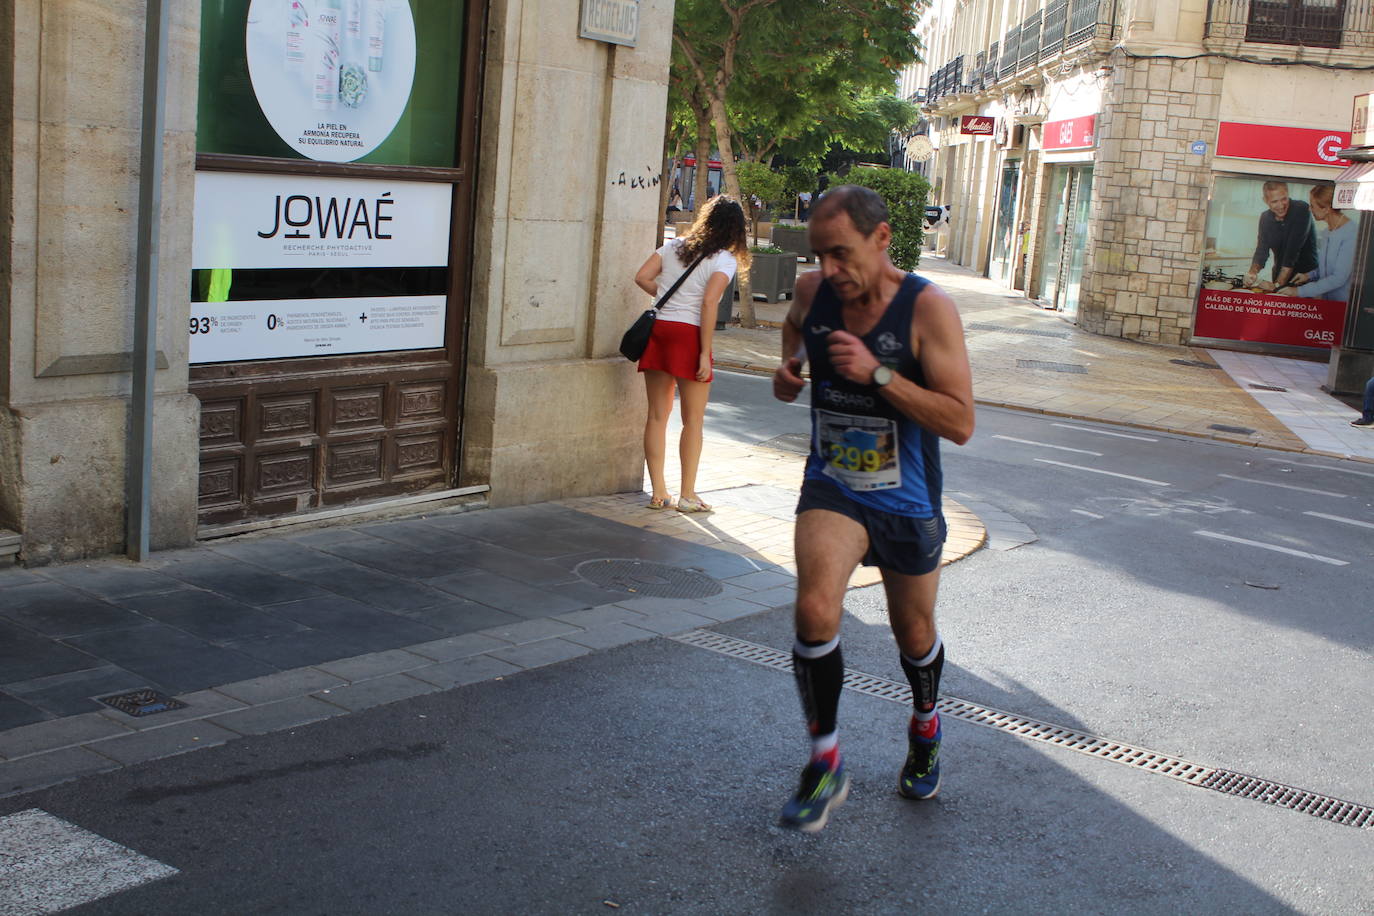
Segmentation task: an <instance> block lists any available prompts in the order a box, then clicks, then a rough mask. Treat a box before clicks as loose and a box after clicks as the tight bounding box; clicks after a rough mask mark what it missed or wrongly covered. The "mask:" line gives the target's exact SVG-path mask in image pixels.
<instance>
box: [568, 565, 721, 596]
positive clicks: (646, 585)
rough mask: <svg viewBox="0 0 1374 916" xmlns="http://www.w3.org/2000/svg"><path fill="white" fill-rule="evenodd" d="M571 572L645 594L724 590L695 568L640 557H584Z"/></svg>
mask: <svg viewBox="0 0 1374 916" xmlns="http://www.w3.org/2000/svg"><path fill="white" fill-rule="evenodd" d="M575 572H576V573H577V574H578V575H579V576H581V577H582V578H584V579H586V580H587V581H588V582H590V583H592V584H593V585H596V586H599V587H600V588H604V589H609V590H610V591H617V592H625V593H626V594H630V595H639V596H641V597H646V598H710V597H711V596H712V595H719V594H720V593H721V592H722V591H724V588H723V586H721V584H720V583H719V582H717V581H716V580H715V579H712V578H711V577H710V576H708V575H706V574H705V573H703V572H697V571H696V570H695V569H683V568H682V567H681V566H669V565H668V564H667V563H646V562H644V561H642V560H587V561H586V562H585V563H579V564H578V565H577V569H576V570H575Z"/></svg>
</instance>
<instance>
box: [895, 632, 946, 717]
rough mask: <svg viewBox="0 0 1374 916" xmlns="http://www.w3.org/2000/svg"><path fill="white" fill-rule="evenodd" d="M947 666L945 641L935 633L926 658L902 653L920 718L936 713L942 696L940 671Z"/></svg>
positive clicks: (903, 668) (903, 664) (912, 696)
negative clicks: (937, 702)
mask: <svg viewBox="0 0 1374 916" xmlns="http://www.w3.org/2000/svg"><path fill="white" fill-rule="evenodd" d="M944 667H945V643H944V640H942V639H940V635H939V634H938V633H937V634H935V644H934V645H933V646H931V647H930V651H929V652H927V653H926V655H925V657H924V658H910V657H909V656H907V654H906V653H905V652H903V653H902V670H903V671H905V672H906V679H907V680H908V681H910V682H911V700H912V703H913V705H914V706H915V707H916V717H917V718H918V719H929V718H930V717H931V716H933V715H934V714H935V701H936V700H937V699H939V696H940V672H941V671H943V670H944Z"/></svg>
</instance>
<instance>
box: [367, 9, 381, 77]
mask: <svg viewBox="0 0 1374 916" xmlns="http://www.w3.org/2000/svg"><path fill="white" fill-rule="evenodd" d="M365 2H366V4H367V69H369V70H371V71H372V72H374V73H376V72H378V71H380V70H381V69H382V62H383V59H384V58H385V57H386V0H365Z"/></svg>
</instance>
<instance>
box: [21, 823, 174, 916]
mask: <svg viewBox="0 0 1374 916" xmlns="http://www.w3.org/2000/svg"><path fill="white" fill-rule="evenodd" d="M175 874H177V870H176V869H175V868H172V867H171V866H170V865H164V864H163V863H161V862H158V861H156V860H154V859H150V858H148V857H147V856H142V855H139V854H138V853H136V852H134V851H133V850H132V849H129V848H127V847H125V846H121V845H119V844H118V843H115V842H113V841H111V840H107V839H105V838H104V837H102V836H98V835H96V834H94V833H91V832H90V831H89V830H83V829H82V828H80V827H78V826H76V825H75V824H69V823H68V822H66V821H64V820H62V819H61V818H58V817H53V816H52V815H51V814H49V813H47V812H46V811H43V810H41V809H39V808H29V809H28V810H27V811H20V812H18V813H16V814H10V815H6V816H4V817H0V916H45V914H48V913H60V912H62V911H63V910H69V909H71V908H72V907H75V906H80V905H81V904H83V903H90V902H91V901H92V900H99V899H100V898H101V897H108V896H109V895H110V894H116V893H119V892H120V891H127V890H130V889H131V888H135V887H138V886H139V885H141V884H147V883H148V882H150V881H157V880H160V879H162V878H167V877H170V876H171V875H175Z"/></svg>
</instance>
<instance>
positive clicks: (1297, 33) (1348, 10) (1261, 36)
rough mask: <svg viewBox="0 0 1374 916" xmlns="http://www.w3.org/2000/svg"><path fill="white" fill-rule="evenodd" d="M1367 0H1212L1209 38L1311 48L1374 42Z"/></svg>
mask: <svg viewBox="0 0 1374 916" xmlns="http://www.w3.org/2000/svg"><path fill="white" fill-rule="evenodd" d="M1372 20H1374V13H1372V12H1371V8H1370V4H1369V3H1368V2H1367V0H1209V2H1208V4H1207V28H1206V33H1205V35H1206V37H1207V38H1220V39H1230V40H1233V41H1243V42H1257V43H1265V44H1279V45H1298V46H1303V47H1310V48H1368V47H1371V46H1374V21H1372Z"/></svg>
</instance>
